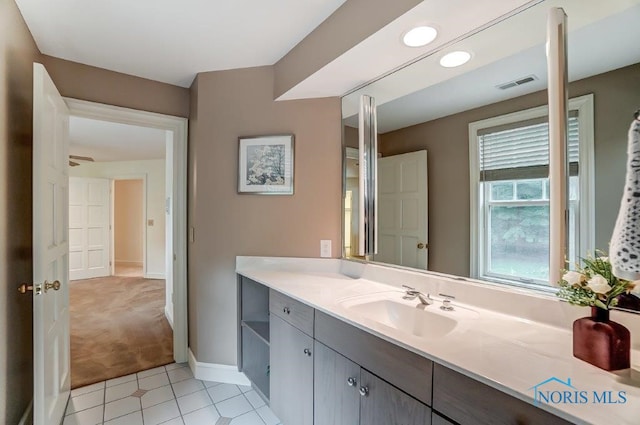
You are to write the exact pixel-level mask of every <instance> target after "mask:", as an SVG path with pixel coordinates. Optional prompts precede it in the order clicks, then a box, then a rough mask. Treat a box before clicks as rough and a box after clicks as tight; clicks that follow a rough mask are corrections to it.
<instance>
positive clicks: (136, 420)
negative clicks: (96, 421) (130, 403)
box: [104, 411, 143, 425]
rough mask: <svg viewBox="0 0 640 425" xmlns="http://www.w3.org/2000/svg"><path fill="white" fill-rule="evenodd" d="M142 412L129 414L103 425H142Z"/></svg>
mask: <svg viewBox="0 0 640 425" xmlns="http://www.w3.org/2000/svg"><path fill="white" fill-rule="evenodd" d="M142 424H143V422H142V411H139V412H133V413H129V414H128V415H124V416H120V417H119V418H116V419H112V420H110V421H107V422H105V423H104V425H142Z"/></svg>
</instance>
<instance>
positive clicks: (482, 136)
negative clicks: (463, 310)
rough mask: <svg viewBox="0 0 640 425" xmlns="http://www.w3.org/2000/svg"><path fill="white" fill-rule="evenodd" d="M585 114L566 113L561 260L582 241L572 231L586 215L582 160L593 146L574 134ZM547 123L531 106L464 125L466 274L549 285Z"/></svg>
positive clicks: (574, 253) (588, 120) (588, 115)
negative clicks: (468, 208)
mask: <svg viewBox="0 0 640 425" xmlns="http://www.w3.org/2000/svg"><path fill="white" fill-rule="evenodd" d="M588 101H590V99H589V100H587V101H585V100H584V99H583V100H582V101H581V102H579V103H580V104H583V103H584V102H588ZM591 111H592V109H591V107H589V108H586V109H584V108H583V109H581V108H580V107H579V106H578V107H575V108H571V111H570V116H569V126H568V127H569V129H568V130H569V131H568V142H569V151H568V156H569V174H570V176H569V179H568V180H569V187H568V197H569V199H568V202H569V214H568V215H569V220H568V223H569V235H568V246H567V258H568V260H569V261H570V262H572V263H575V260H577V257H578V256H579V255H582V254H581V253H582V252H584V251H585V250H586V249H587V248H586V245H587V244H588V243H589V242H588V240H587V239H588V238H586V237H584V236H583V239H582V240H581V238H580V235H581V233H580V229H579V227H580V223H581V222H582V223H585V222H587V221H585V218H586V216H587V215H588V214H589V208H588V205H587V203H585V202H583V200H581V194H586V193H589V188H588V187H586V185H587V184H588V182H589V179H587V178H585V176H586V175H587V174H586V173H587V170H588V168H589V166H590V165H589V164H582V162H588V161H585V160H584V159H582V158H588V155H589V152H588V150H589V149H591V150H592V149H593V144H592V142H590V140H588V139H589V138H588V137H587V134H582V133H588V131H585V129H588V128H589V127H588V125H591V126H592V120H593V117H592V112H591ZM547 121H548V119H547V116H546V110H545V108H536V109H535V110H529V111H522V112H520V113H516V114H511V115H509V116H503V117H497V118H494V119H490V120H485V121H482V122H479V123H472V124H471V125H470V138H471V143H470V148H471V151H470V157H471V170H472V208H473V209H474V210H473V211H472V212H471V214H472V247H471V252H472V275H473V276H474V277H478V278H481V279H489V280H495V281H498V282H505V283H516V284H524V285H538V286H548V285H549V190H550V189H549V179H548V174H549V136H548V133H549V129H548V122H547ZM591 154H592V152H591ZM474 161H475V164H474ZM581 215H583V217H581Z"/></svg>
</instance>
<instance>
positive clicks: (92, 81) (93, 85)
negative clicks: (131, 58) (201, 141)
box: [42, 55, 189, 117]
mask: <svg viewBox="0 0 640 425" xmlns="http://www.w3.org/2000/svg"><path fill="white" fill-rule="evenodd" d="M42 63H43V65H44V66H45V68H47V72H48V73H49V75H50V76H51V79H52V80H53V82H54V83H55V84H56V87H57V88H58V90H59V91H60V94H62V95H63V96H66V97H72V98H75V99H82V100H89V101H91V102H98V103H105V104H107V105H115V106H123V107H125V108H131V109H139V110H142V111H149V112H157V113H159V114H166V115H174V116H178V117H188V116H189V89H186V88H183V87H178V86H174V85H171V84H166V83H160V82H158V81H153V80H147V79H146V78H140V77H134V76H132V75H127V74H122V73H120V72H114V71H108V70H106V69H102V68H96V67H94V66H89V65H83V64H81V63H77V62H71V61H68V60H64V59H59V58H54V57H52V56H47V55H42Z"/></svg>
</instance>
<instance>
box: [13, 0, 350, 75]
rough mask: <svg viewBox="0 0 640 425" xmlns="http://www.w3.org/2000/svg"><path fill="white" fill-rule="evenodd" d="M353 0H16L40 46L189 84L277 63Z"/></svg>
mask: <svg viewBox="0 0 640 425" xmlns="http://www.w3.org/2000/svg"><path fill="white" fill-rule="evenodd" d="M344 2H345V0H269V1H264V0H233V1H228V0H227V1H224V0H180V1H175V0H133V1H132V0H89V1H83V0H56V1H51V0H16V3H17V4H18V7H19V8H20V11H21V12H22V15H23V17H24V19H25V21H26V23H27V26H28V27H29V29H30V30H31V33H32V34H33V37H34V38H35V41H36V43H37V45H38V48H39V49H40V51H41V52H42V53H44V54H47V55H50V56H55V57H59V58H63V59H67V60H71V61H74V62H80V63H83V64H87V65H93V66H97V67H101V68H105V69H109V70H112V71H118V72H123V73H126V74H131V75H136V76H139V77H144V78H148V79H152V80H157V81H162V82H166V83H171V84H175V85H179V86H183V87H189V86H190V85H191V82H192V81H193V78H194V77H195V75H196V74H197V73H198V72H204V71H216V70H224V69H232V68H245V67H253V66H261V65H272V64H274V63H275V62H277V61H278V60H279V59H280V58H281V57H282V56H284V55H285V54H286V53H287V52H289V50H291V48H293V47H294V46H295V45H296V44H298V42H300V41H301V40H302V39H303V38H304V37H305V36H306V35H307V34H309V33H310V32H311V31H312V30H313V29H315V28H316V27H317V26H318V25H319V24H320V23H321V22H322V21H324V20H325V19H326V18H327V17H328V16H329V15H331V14H332V13H333V12H334V11H335V10H336V9H337V8H338V7H340V5H342V4H343V3H344Z"/></svg>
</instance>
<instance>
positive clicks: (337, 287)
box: [237, 257, 640, 425]
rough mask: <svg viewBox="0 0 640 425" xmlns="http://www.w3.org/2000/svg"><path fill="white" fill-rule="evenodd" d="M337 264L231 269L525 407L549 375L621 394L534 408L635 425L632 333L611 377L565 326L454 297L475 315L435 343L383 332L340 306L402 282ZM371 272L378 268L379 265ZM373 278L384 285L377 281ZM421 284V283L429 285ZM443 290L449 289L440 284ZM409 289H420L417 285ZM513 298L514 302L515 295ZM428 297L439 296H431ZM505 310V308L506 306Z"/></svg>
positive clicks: (638, 400)
mask: <svg viewBox="0 0 640 425" xmlns="http://www.w3.org/2000/svg"><path fill="white" fill-rule="evenodd" d="M343 263H344V262H343V261H341V260H309V259H299V260H296V259H282V260H279V259H276V258H264V257H238V262H237V272H238V273H239V274H241V275H243V276H246V277H248V278H250V279H252V280H255V281H256V282H259V283H261V284H263V285H265V286H268V287H270V288H273V289H275V290H277V291H279V292H281V293H283V294H285V295H288V296H290V297H292V298H294V299H297V300H299V301H301V302H303V303H305V304H308V305H310V306H312V307H314V308H316V309H318V310H320V311H322V312H324V313H326V314H329V315H331V316H333V317H336V318H338V319H340V320H343V321H345V322H347V323H350V324H352V325H354V326H356V327H358V328H360V329H362V330H364V331H366V332H369V333H371V334H374V335H376V336H378V337H381V338H383V339H385V340H387V341H389V342H392V343H394V344H396V345H398V346H401V347H404V348H406V349H407V350H410V351H413V352H415V353H417V354H419V355H422V356H424V357H426V358H429V359H431V360H433V361H435V362H437V363H440V364H442V365H444V366H447V367H449V368H451V369H453V370H456V371H458V372H461V373H463V374H465V375H467V376H469V377H472V378H474V379H477V380H478V381H481V382H483V383H485V384H487V385H489V386H491V387H494V388H497V389H499V390H501V391H503V392H505V393H507V394H509V395H512V396H514V397H517V398H519V399H521V400H524V401H526V402H528V403H531V404H534V398H533V397H534V392H533V391H534V390H533V389H532V387H533V386H534V385H537V384H538V383H541V382H543V381H545V380H547V379H549V378H551V377H556V378H558V379H561V380H563V381H566V380H567V379H571V384H572V385H573V386H574V387H576V388H577V390H583V391H587V392H588V394H591V393H592V392H593V391H597V392H598V393H601V392H603V391H613V393H612V394H613V400H616V399H617V398H618V397H617V394H618V392H619V391H624V392H625V394H626V399H627V400H626V403H624V404H612V403H611V404H602V403H598V404H595V403H593V402H592V400H591V398H592V397H591V396H589V402H588V403H585V404H552V405H551V404H546V403H538V404H537V406H538V407H540V408H542V409H544V410H547V411H549V412H551V413H553V414H555V415H558V416H560V417H562V418H564V419H566V420H568V421H570V422H573V423H580V424H598V425H600V424H602V425H622V424H640V351H639V350H638V346H637V343H636V342H635V341H636V340H635V338H637V336H636V335H634V332H633V330H632V346H633V347H634V349H633V350H632V353H631V356H632V357H631V363H632V367H631V369H627V370H623V371H618V372H615V373H612V372H606V371H604V370H601V369H599V368H596V367H594V366H592V365H589V364H587V363H585V362H583V361H581V360H578V359H576V358H574V357H573V354H572V335H571V331H570V330H569V328H566V327H562V326H554V325H551V324H548V323H547V324H545V323H541V322H537V321H533V320H530V319H528V318H523V317H518V316H516V315H513V314H505V313H503V312H497V311H495V310H490V309H486V308H483V307H480V306H477V305H472V304H471V303H466V304H465V303H462V302H458V301H457V300H458V299H460V298H462V297H456V300H454V302H453V305H454V306H458V307H459V308H468V309H471V310H474V311H475V312H477V313H478V318H477V319H474V320H472V321H469V323H467V324H466V325H465V326H464V327H462V329H456V330H455V331H454V332H452V333H450V334H447V335H446V336H444V337H442V338H437V339H424V338H420V337H416V336H413V335H409V334H407V333H404V332H400V331H398V330H396V329H393V328H391V327H387V326H385V325H383V324H381V323H379V322H376V321H373V320H370V319H367V318H366V317H363V316H361V315H359V314H357V313H354V312H353V311H351V310H349V309H348V308H346V307H344V306H343V305H342V304H341V302H340V301H342V300H344V299H346V298H350V297H356V296H365V295H371V294H374V293H381V292H388V291H396V292H397V293H398V297H401V296H402V291H401V289H400V288H399V286H400V284H402V283H405V282H404V281H399V282H397V284H396V285H390V284H388V282H387V283H380V282H378V281H376V280H378V279H375V280H374V279H371V278H363V277H350V276H347V275H346V274H344V268H345V265H344V264H343ZM346 267H347V268H349V267H351V266H349V265H347V266H346ZM377 267H378V268H380V266H377ZM395 272H397V273H400V274H399V275H397V276H396V277H398V276H400V277H402V278H403V280H405V281H406V280H409V281H411V283H412V286H416V279H418V278H416V277H415V273H413V274H412V273H411V272H410V271H407V272H406V273H407V276H403V274H404V273H405V272H404V271H397V270H396V271H395ZM383 273H384V271H383ZM363 274H364V275H366V274H367V273H363ZM375 274H376V273H374V274H373V275H370V276H368V277H371V276H375ZM410 274H412V275H414V276H413V277H412V276H410ZM424 276H425V277H424V279H427V280H429V279H431V280H433V277H429V276H427V275H424ZM437 279H438V282H437V285H438V286H437V289H438V290H439V291H441V292H444V291H445V290H449V292H455V291H458V292H456V293H459V292H460V285H470V284H469V283H460V282H457V281H454V280H453V279H447V278H445V277H442V276H437ZM380 280H383V281H384V279H380ZM418 280H419V279H418ZM427 280H425V283H424V285H427V286H428V285H429V284H433V282H430V281H429V282H427ZM448 280H450V281H451V282H448ZM418 283H420V282H418ZM448 285H451V286H450V287H448ZM453 285H457V286H455V287H454V286H453ZM417 287H418V288H419V289H420V286H419V285H418V286H417ZM443 288H444V290H443ZM463 289H464V288H463ZM467 289H469V291H471V292H473V291H477V290H478V289H477V288H474V289H471V288H467ZM490 290H491V289H489V291H490ZM435 293H438V292H435V291H433V292H432V294H435ZM445 293H446V292H445ZM500 296H501V297H504V296H505V295H504V294H501V295H500ZM517 297H518V298H517V299H518V300H519V301H520V302H522V293H521V292H519V293H518V294H517ZM434 298H435V299H436V300H439V299H441V298H438V297H437V296H436V297H434ZM533 298H536V297H535V296H534V297H533ZM540 302H541V301H540V299H535V300H533V305H534V306H538V305H539V303H540ZM438 304H439V302H438V301H436V304H435V305H432V306H430V307H428V308H431V307H433V308H438V307H437V305H438ZM555 304H556V303H552V302H549V308H548V313H549V315H550V316H553V315H554V314H555V315H558V313H557V312H554V311H553V310H554V308H556V306H555ZM563 304H564V303H563ZM528 307H530V306H523V311H525V310H526V309H527V308H528ZM505 308H506V309H509V308H513V305H511V306H505ZM582 311H583V312H584V314H583V315H587V314H588V311H587V310H586V309H584V310H582ZM543 313H544V312H543ZM639 317H640V316H639ZM614 319H615V317H614ZM627 320H629V319H627ZM631 320H638V319H636V318H633V319H631ZM556 389H562V388H556V387H554V388H550V390H556Z"/></svg>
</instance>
